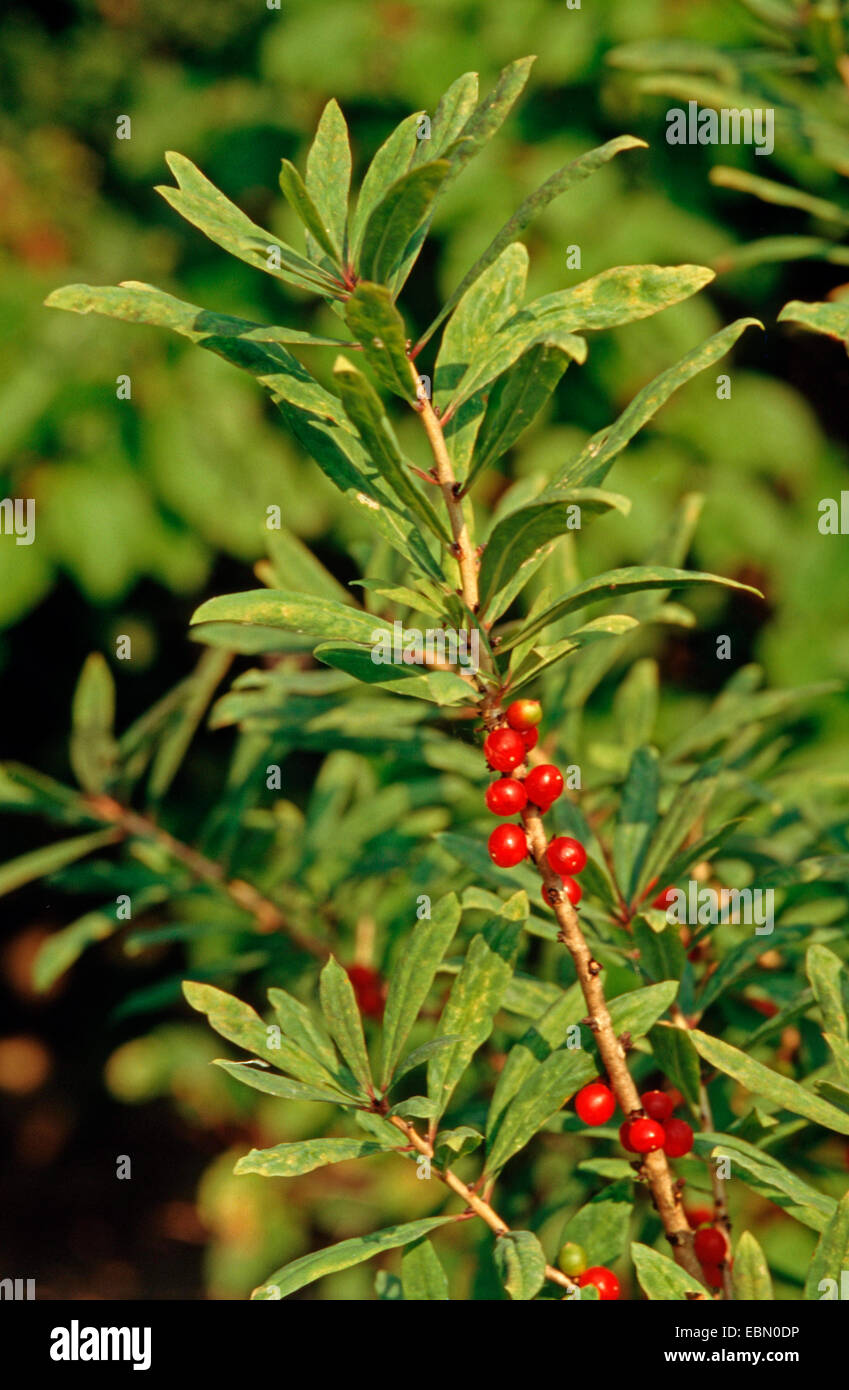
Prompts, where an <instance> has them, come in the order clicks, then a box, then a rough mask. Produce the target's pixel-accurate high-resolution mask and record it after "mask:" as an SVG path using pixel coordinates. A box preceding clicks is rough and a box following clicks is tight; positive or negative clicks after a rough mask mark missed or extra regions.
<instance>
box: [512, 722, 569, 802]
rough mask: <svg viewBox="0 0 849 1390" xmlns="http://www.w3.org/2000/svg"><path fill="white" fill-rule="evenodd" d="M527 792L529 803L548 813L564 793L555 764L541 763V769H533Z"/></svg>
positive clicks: (527, 784) (560, 777) (527, 783)
mask: <svg viewBox="0 0 849 1390" xmlns="http://www.w3.org/2000/svg"><path fill="white" fill-rule="evenodd" d="M517 737H518V735H517ZM525 791H526V792H527V793H528V800H529V801H532V802H533V803H534V805H535V806H539V807H540V808H541V809H542V810H543V811H547V810H548V808H549V806H550V805H551V804H552V802H553V801H556V800H557V798H558V796H560V795H562V792H563V777H562V775H561V773H560V770H559V769H558V768H556V767H555V766H554V764H553V763H541V764H540V766H539V767H534V768H531V771H530V772H529V773H528V775H527V777H526V778H525Z"/></svg>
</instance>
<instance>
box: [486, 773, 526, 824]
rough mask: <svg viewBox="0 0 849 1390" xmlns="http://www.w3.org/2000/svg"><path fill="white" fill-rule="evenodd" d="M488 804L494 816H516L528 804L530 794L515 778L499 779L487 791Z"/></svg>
mask: <svg viewBox="0 0 849 1390" xmlns="http://www.w3.org/2000/svg"><path fill="white" fill-rule="evenodd" d="M486 804H487V807H488V808H489V810H490V811H491V812H492V814H493V815H494V816H515V815H517V814H518V813H519V811H523V810H524V809H525V807H526V806H527V804H528V793H527V792H526V791H525V788H524V787H523V786H522V783H521V782H519V781H517V779H516V778H515V777H499V779H498V781H497V782H491V783H490V785H489V786H488V787H487V789H486Z"/></svg>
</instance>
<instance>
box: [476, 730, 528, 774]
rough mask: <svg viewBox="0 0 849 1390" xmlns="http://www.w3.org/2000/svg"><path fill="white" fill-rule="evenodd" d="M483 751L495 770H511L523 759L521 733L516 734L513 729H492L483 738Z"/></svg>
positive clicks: (523, 746)
mask: <svg viewBox="0 0 849 1390" xmlns="http://www.w3.org/2000/svg"><path fill="white" fill-rule="evenodd" d="M483 752H484V757H485V758H486V760H487V762H488V763H489V765H490V767H494V768H495V771H496V772H512V771H513V768H514V767H518V766H519V764H520V763H523V762H524V761H525V745H524V743H523V742H522V735H521V734H517V733H516V730H515V729H493V731H492V733H491V734H487V736H486V739H485V740H484V745H483Z"/></svg>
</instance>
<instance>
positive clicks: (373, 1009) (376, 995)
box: [347, 965, 386, 1019]
mask: <svg viewBox="0 0 849 1390" xmlns="http://www.w3.org/2000/svg"><path fill="white" fill-rule="evenodd" d="M347 974H348V979H349V980H350V981H351V984H352V986H353V989H354V998H355V999H356V1001H357V1007H358V1008H359V1010H360V1013H363V1014H365V1016H366V1018H375V1019H381V1018H383V1010H384V1007H385V1004H386V999H385V995H384V984H383V980H382V979H381V976H380V972H379V971H377V970H373V969H372V967H371V966H370V965H349V966H348V971H347Z"/></svg>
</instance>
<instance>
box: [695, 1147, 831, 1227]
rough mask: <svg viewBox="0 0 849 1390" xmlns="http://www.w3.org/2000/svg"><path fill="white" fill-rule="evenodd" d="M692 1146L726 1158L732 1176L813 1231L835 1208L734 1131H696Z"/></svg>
mask: <svg viewBox="0 0 849 1390" xmlns="http://www.w3.org/2000/svg"><path fill="white" fill-rule="evenodd" d="M695 1148H696V1151H697V1152H698V1153H699V1154H700V1155H701V1156H704V1157H711V1158H724V1159H730V1160H731V1164H732V1169H733V1172H734V1174H735V1176H736V1177H738V1178H740V1179H741V1180H742V1181H743V1182H745V1183H747V1184H748V1186H749V1187H751V1188H752V1189H753V1190H754V1191H755V1192H757V1193H758V1194H759V1195H760V1196H761V1197H765V1198H766V1199H767V1200H768V1201H770V1202H775V1204H776V1205H777V1206H779V1207H782V1208H783V1209H784V1210H785V1211H787V1212H789V1213H790V1215H791V1216H794V1217H795V1218H796V1220H797V1221H801V1222H802V1223H803V1224H804V1225H806V1226H810V1227H811V1229H812V1230H814V1231H822V1230H824V1228H825V1226H826V1224H827V1223H828V1221H829V1220H830V1218H831V1217H832V1216H833V1214H834V1212H835V1209H836V1207H837V1203H836V1202H835V1200H834V1198H833V1197H827V1196H825V1194H824V1193H822V1192H817V1191H816V1189H815V1188H813V1187H809V1186H808V1184H807V1183H805V1182H803V1181H802V1179H801V1178H799V1177H797V1176H796V1174H795V1173H791V1172H790V1169H789V1168H786V1167H785V1166H784V1164H783V1163H780V1162H779V1161H778V1159H775V1158H773V1157H772V1155H771V1154H768V1153H764V1152H763V1150H761V1149H757V1148H755V1146H754V1145H753V1144H749V1143H747V1142H746V1141H745V1140H744V1139H739V1138H737V1136H736V1135H730V1134H699V1135H697V1136H696V1141H695Z"/></svg>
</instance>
